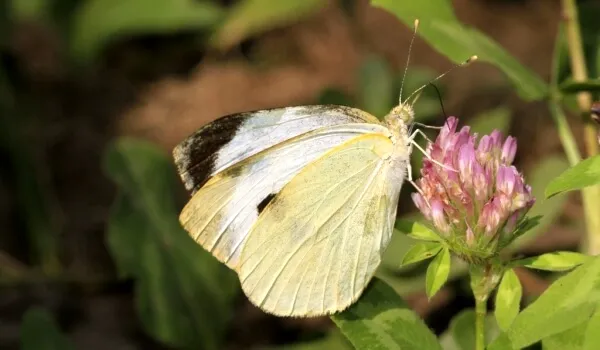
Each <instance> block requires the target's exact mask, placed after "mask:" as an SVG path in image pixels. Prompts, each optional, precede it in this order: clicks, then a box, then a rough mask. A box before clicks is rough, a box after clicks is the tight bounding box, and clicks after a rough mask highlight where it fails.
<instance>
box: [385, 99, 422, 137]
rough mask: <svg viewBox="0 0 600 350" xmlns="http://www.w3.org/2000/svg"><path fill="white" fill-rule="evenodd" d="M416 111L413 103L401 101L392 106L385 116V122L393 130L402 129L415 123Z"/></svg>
mask: <svg viewBox="0 0 600 350" xmlns="http://www.w3.org/2000/svg"><path fill="white" fill-rule="evenodd" d="M414 119H415V112H414V110H413V106H412V104H408V103H401V104H399V105H398V106H396V107H394V108H392V110H391V111H390V113H388V115H386V116H385V119H384V120H385V123H386V124H387V125H388V127H389V128H390V129H391V130H396V131H402V130H406V128H407V127H408V126H409V125H410V124H412V123H413V121H414Z"/></svg>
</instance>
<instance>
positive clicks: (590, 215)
mask: <svg viewBox="0 0 600 350" xmlns="http://www.w3.org/2000/svg"><path fill="white" fill-rule="evenodd" d="M561 3H562V10H563V18H564V25H565V30H566V35H567V44H568V48H569V58H570V61H571V72H572V74H573V80H574V81H585V80H587V78H588V72H587V67H586V64H585V55H584V53H583V41H582V39H581V29H580V27H579V15H578V13H577V4H576V2H575V0H562V1H561ZM577 104H578V106H579V110H580V112H581V114H582V115H586V116H591V111H590V109H591V105H592V95H591V94H590V93H589V92H587V91H582V92H580V93H578V94H577ZM596 137H597V130H596V128H595V127H594V125H593V124H592V123H590V119H589V118H588V120H586V124H585V125H584V130H583V141H584V144H585V149H586V153H587V155H588V156H593V155H596V154H598V142H597V139H596ZM582 198H583V208H584V213H585V222H586V227H587V237H586V238H587V239H586V242H585V243H584V244H585V247H584V249H583V250H585V251H586V252H587V253H588V254H590V255H597V254H600V216H599V215H598V213H597V208H600V186H593V187H587V188H585V189H583V190H582Z"/></svg>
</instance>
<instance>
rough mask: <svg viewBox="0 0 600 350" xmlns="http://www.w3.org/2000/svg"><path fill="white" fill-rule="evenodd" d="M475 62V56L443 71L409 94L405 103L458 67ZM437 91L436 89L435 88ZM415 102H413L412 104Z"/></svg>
mask: <svg viewBox="0 0 600 350" xmlns="http://www.w3.org/2000/svg"><path fill="white" fill-rule="evenodd" d="M476 60H477V56H471V57H469V59H467V60H466V61H464V62H462V63H459V64H456V65H454V67H452V68H450V69H448V70H447V71H445V72H444V73H442V74H440V75H438V76H437V77H435V78H434V79H432V80H430V81H429V82H427V84H425V85H423V86H421V87H420V88H418V89H416V90H415V91H414V92H413V93H412V94H410V96H408V98H407V99H406V100H407V101H408V100H410V99H411V97H413V96H414V95H415V94H417V93H420V92H421V90H423V89H424V88H426V87H427V86H428V85H430V84H433V83H434V82H435V81H437V80H439V79H441V78H442V77H444V76H445V75H446V74H448V73H450V72H452V71H453V70H454V69H456V68H459V67H465V66H468V65H469V64H471V63H473V62H474V61H476ZM436 89H437V88H436ZM414 102H416V100H415V101H413V104H414Z"/></svg>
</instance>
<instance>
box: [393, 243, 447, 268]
mask: <svg viewBox="0 0 600 350" xmlns="http://www.w3.org/2000/svg"><path fill="white" fill-rule="evenodd" d="M441 249H442V244H441V243H439V242H418V243H416V244H415V245H413V246H412V247H411V248H410V249H409V250H408V252H406V254H405V255H404V258H402V263H401V265H408V264H412V263H415V262H417V261H422V260H425V259H429V258H432V257H434V256H435V255H436V254H437V253H438V252H439V251H440V250H441Z"/></svg>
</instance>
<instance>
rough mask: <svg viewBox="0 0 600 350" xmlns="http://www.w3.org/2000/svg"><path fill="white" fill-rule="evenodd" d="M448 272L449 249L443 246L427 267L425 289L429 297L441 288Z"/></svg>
mask: <svg viewBox="0 0 600 350" xmlns="http://www.w3.org/2000/svg"><path fill="white" fill-rule="evenodd" d="M449 274H450V251H448V248H443V249H442V251H441V252H439V253H438V254H437V255H436V256H435V258H433V260H431V262H430V263H429V266H428V267H427V280H426V282H425V285H426V287H425V291H426V292H427V297H429V298H430V299H431V298H433V296H434V295H435V294H436V293H437V292H438V291H439V290H440V289H441V288H442V286H443V285H444V284H445V283H446V281H447V280H448V275H449Z"/></svg>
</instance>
